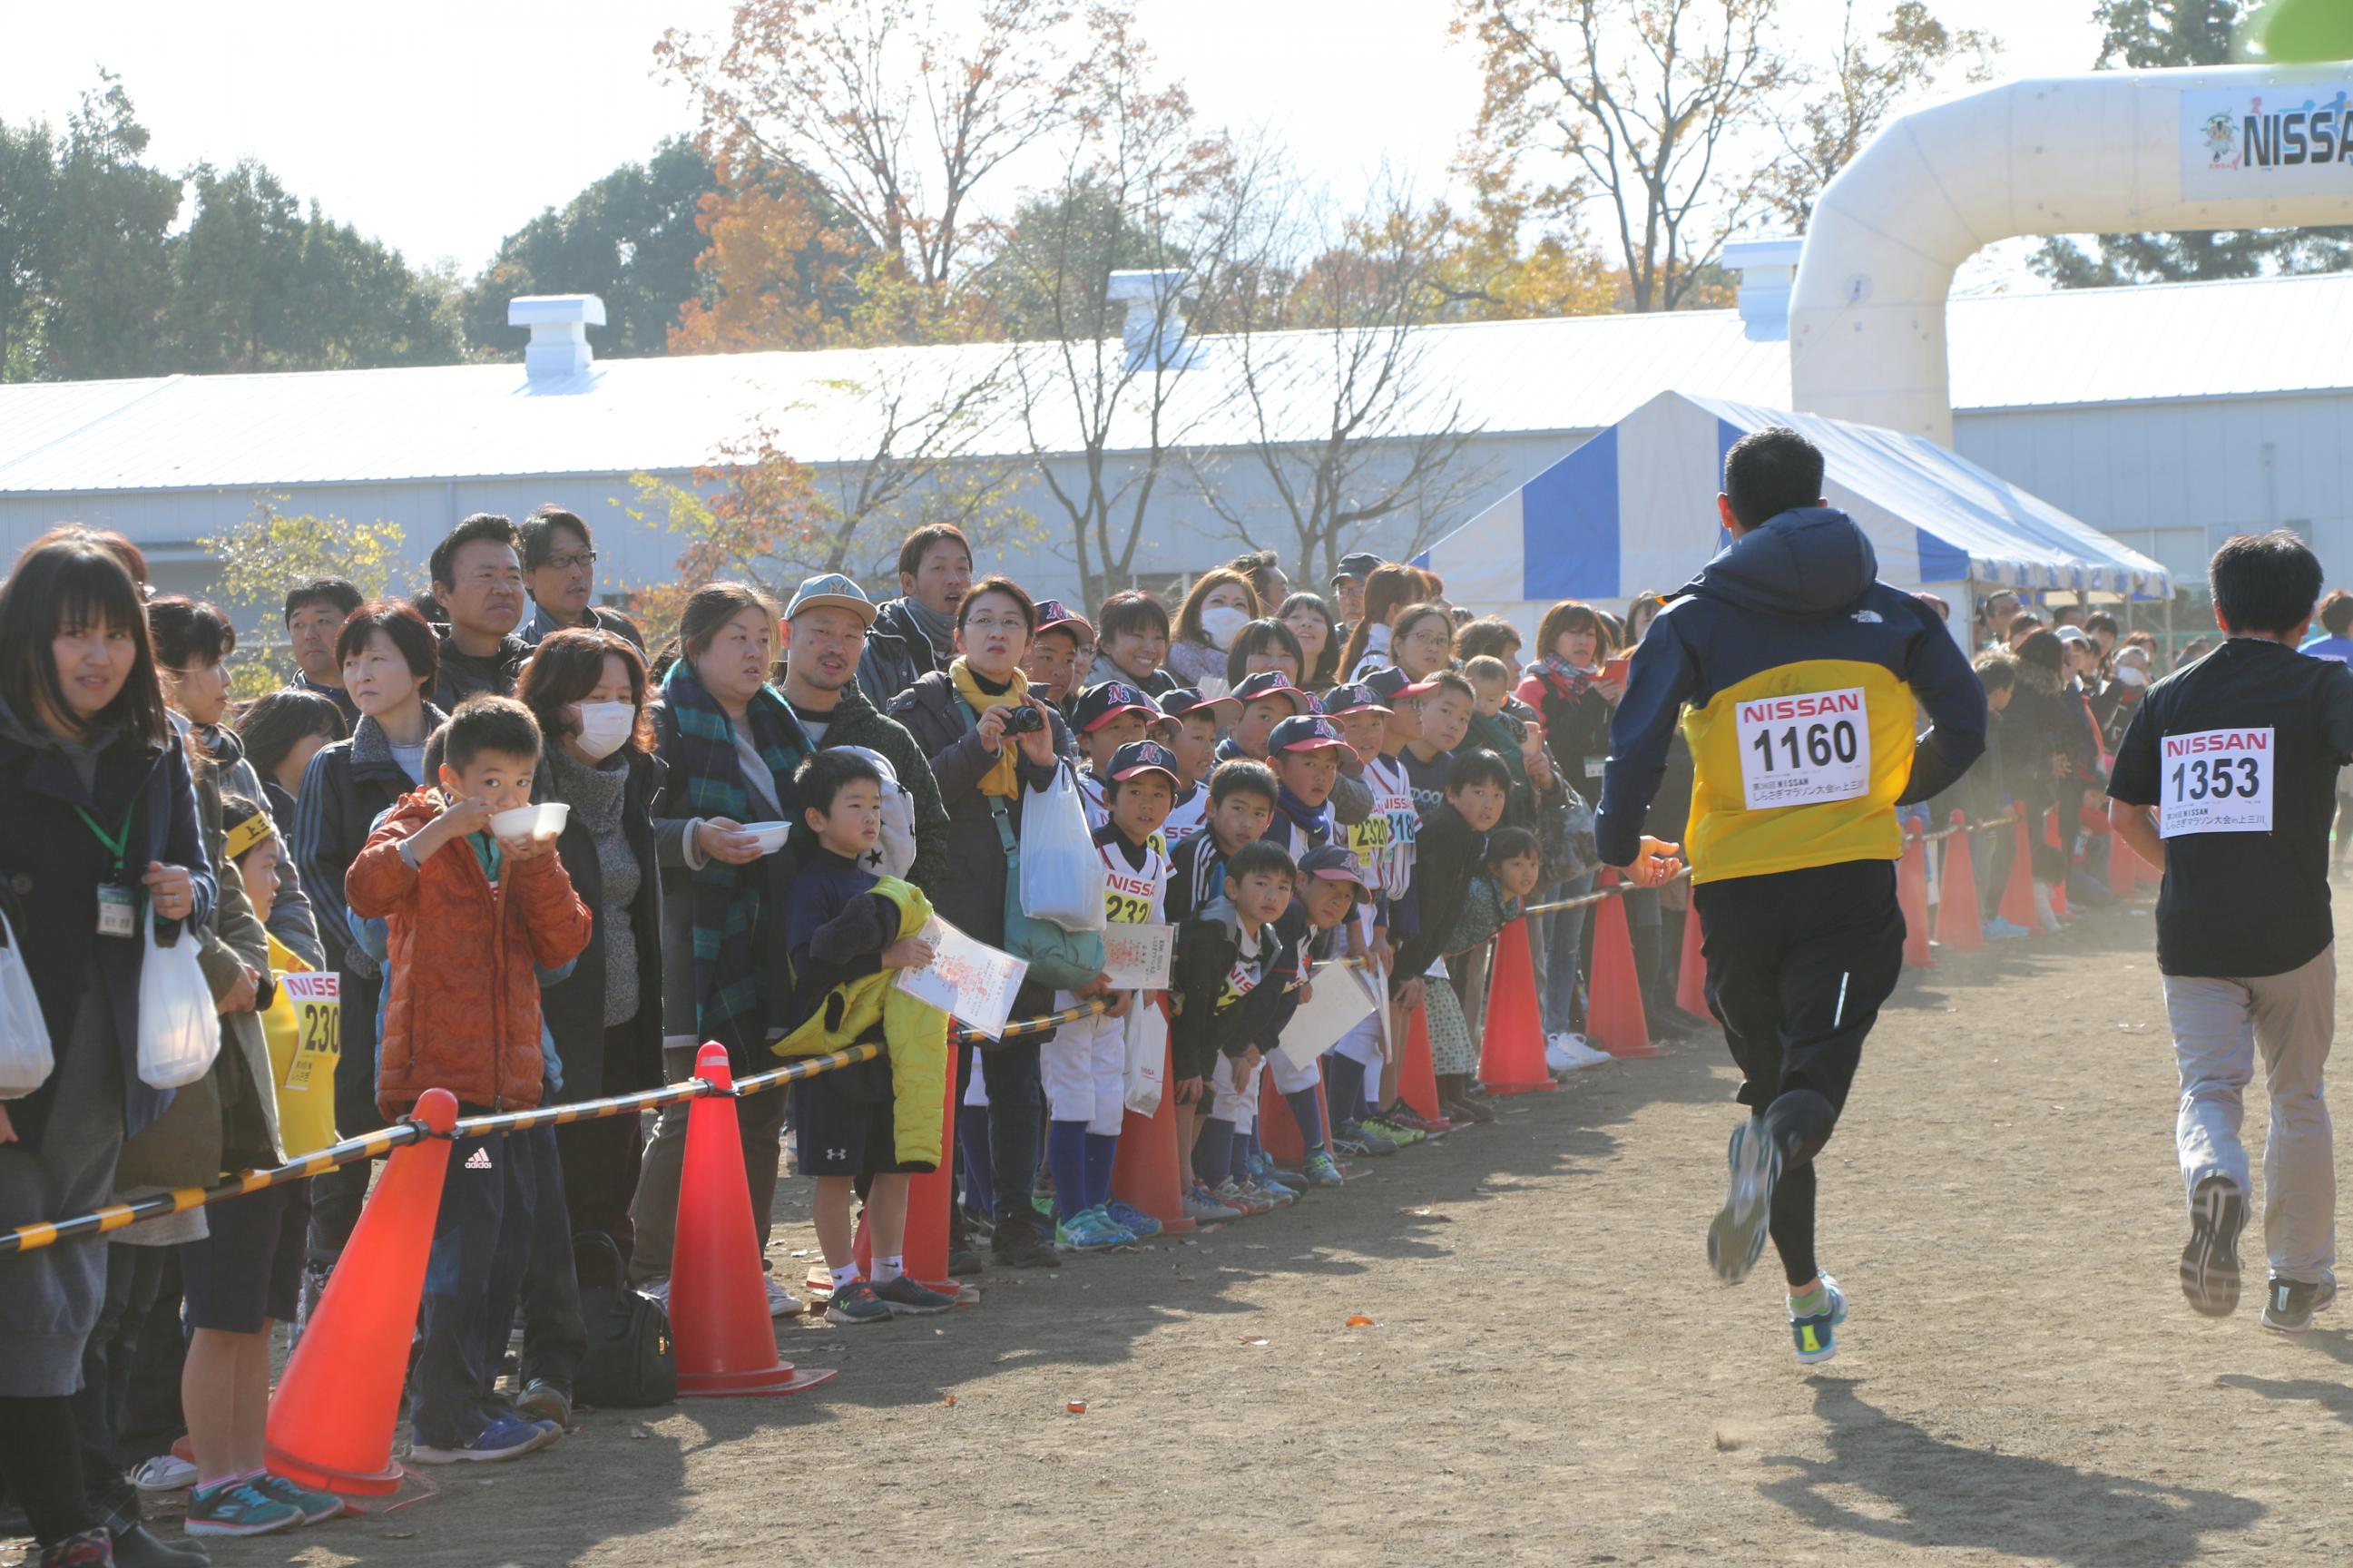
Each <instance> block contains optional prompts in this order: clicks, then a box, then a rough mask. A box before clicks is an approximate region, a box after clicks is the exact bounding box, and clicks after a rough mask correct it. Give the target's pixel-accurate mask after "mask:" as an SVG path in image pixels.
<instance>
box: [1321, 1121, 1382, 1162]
mask: <svg viewBox="0 0 2353 1568" xmlns="http://www.w3.org/2000/svg"><path fill="white" fill-rule="evenodd" d="M1332 1147H1333V1148H1335V1149H1337V1150H1338V1151H1339V1152H1341V1153H1343V1154H1356V1155H1358V1156H1365V1157H1373V1158H1380V1159H1386V1158H1387V1157H1388V1156H1389V1155H1391V1154H1394V1153H1396V1152H1397V1151H1398V1146H1397V1145H1396V1144H1394V1143H1392V1142H1389V1141H1388V1139H1386V1138H1384V1137H1382V1136H1381V1135H1380V1134H1379V1133H1377V1132H1376V1131H1373V1130H1372V1129H1371V1128H1369V1127H1367V1126H1366V1125H1365V1124H1364V1123H1363V1122H1361V1121H1344V1122H1342V1123H1340V1125H1339V1126H1337V1127H1335V1128H1334V1129H1332Z"/></svg>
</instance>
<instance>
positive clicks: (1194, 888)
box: [1168, 759, 1282, 925]
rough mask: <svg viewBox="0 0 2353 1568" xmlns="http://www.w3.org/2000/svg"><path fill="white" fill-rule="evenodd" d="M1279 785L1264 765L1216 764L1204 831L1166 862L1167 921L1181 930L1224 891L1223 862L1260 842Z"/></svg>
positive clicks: (1250, 763)
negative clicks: (1254, 842) (1246, 846)
mask: <svg viewBox="0 0 2353 1568" xmlns="http://www.w3.org/2000/svg"><path fill="white" fill-rule="evenodd" d="M1208 794H1209V812H1208V826H1206V827H1205V828H1204V829H1203V830H1202V831H1201V832H1199V833H1196V834H1195V835H1193V837H1190V838H1187V840H1185V842H1184V843H1182V844H1180V845H1178V846H1177V847H1176V849H1175V850H1174V851H1173V852H1172V853H1171V855H1170V858H1169V878H1168V919H1169V922H1170V923H1171V924H1174V925H1182V924H1184V923H1185V922H1186V921H1189V920H1191V919H1192V918H1193V916H1194V914H1195V913H1196V912H1197V911H1198V910H1203V909H1206V908H1208V906H1209V905H1210V904H1212V903H1215V902H1216V901H1217V900H1218V899H1219V896H1220V895H1221V894H1222V893H1223V892H1224V890H1225V884H1226V862H1227V861H1229V860H1230V859H1231V858H1233V857H1234V856H1235V855H1236V854H1238V853H1240V850H1241V847H1242V846H1243V845H1245V844H1249V843H1251V842H1253V841H1255V840H1257V839H1259V838H1261V837H1265V834H1266V829H1267V825H1268V824H1269V823H1270V822H1272V821H1273V820H1274V805H1275V801H1276V798H1277V797H1278V796H1279V795H1281V794H1282V785H1281V784H1277V783H1276V782H1275V777H1274V770H1272V769H1271V768H1270V767H1268V766H1267V765H1266V764H1265V763H1254V762H1250V761H1249V760H1248V759H1239V760H1236V761H1234V762H1229V763H1219V764H1218V771H1217V772H1216V773H1211V774H1210V775H1209V792H1208Z"/></svg>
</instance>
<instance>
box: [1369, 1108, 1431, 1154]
mask: <svg viewBox="0 0 2353 1568" xmlns="http://www.w3.org/2000/svg"><path fill="white" fill-rule="evenodd" d="M1360 1125H1361V1126H1363V1128H1364V1130H1365V1131H1367V1132H1369V1133H1371V1134H1372V1135H1373V1136H1374V1137H1376V1138H1386V1139H1388V1141H1389V1142H1392V1143H1394V1144H1396V1145H1397V1146H1398V1148H1400V1149H1410V1148H1412V1147H1413V1146H1414V1145H1415V1144H1417V1143H1419V1142H1421V1141H1422V1140H1423V1139H1424V1138H1427V1137H1428V1136H1430V1135H1429V1134H1428V1133H1426V1132H1419V1131H1415V1130H1414V1129H1413V1128H1410V1127H1408V1126H1406V1125H1405V1124H1404V1123H1403V1122H1401V1121H1390V1120H1389V1119H1388V1117H1386V1116H1367V1117H1366V1118H1365V1120H1364V1121H1363V1122H1362V1123H1360Z"/></svg>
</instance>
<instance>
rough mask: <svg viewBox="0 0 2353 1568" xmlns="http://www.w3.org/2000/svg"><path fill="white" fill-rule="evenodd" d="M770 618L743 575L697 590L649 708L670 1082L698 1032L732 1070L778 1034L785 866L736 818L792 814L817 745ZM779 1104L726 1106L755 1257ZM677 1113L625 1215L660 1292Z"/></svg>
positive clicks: (676, 1155)
mask: <svg viewBox="0 0 2353 1568" xmlns="http://www.w3.org/2000/svg"><path fill="white" fill-rule="evenodd" d="M776 620H777V611H776V605H775V604H773V603H772V602H770V601H769V599H768V598H767V597H766V595H763V594H761V593H760V592H759V591H758V590H757V589H754V588H751V587H748V586H746V585H745V584H741V583H714V584H711V585H709V586H708V587H703V588H698V589H696V590H695V591H694V594H693V595H691V597H690V598H688V600H687V601H686V608H685V609H684V611H682V612H681V615H680V617H679V631H678V635H679V646H680V648H681V657H680V658H679V661H678V662H677V663H676V664H674V665H672V666H670V674H669V675H668V676H667V677H665V678H664V679H663V680H662V684H661V690H660V698H659V701H658V702H657V703H655V704H654V706H653V710H652V720H653V725H654V735H655V745H656V748H657V752H658V754H659V757H660V759H661V761H662V763H663V764H664V766H665V767H666V768H667V769H668V770H669V772H668V774H667V777H666V779H665V781H664V784H663V788H662V792H661V795H660V797H659V799H658V800H657V801H655V803H654V805H653V824H654V853H655V858H656V859H657V860H658V861H659V863H660V867H661V874H660V878H659V880H660V883H661V889H660V898H661V928H660V929H661V949H662V951H661V979H662V987H661V1014H662V1025H661V1027H662V1073H663V1077H664V1078H665V1079H668V1080H669V1081H670V1082H671V1083H678V1082H682V1081H683V1080H685V1079H690V1078H691V1077H693V1076H694V1053H695V1049H696V1047H698V1046H700V1045H701V1044H702V1042H703V1041H705V1040H716V1041H718V1042H719V1043H720V1044H722V1045H723V1046H725V1047H727V1059H728V1064H729V1066H730V1067H732V1068H733V1069H734V1071H735V1072H736V1074H737V1075H738V1076H741V1075H744V1074H746V1073H751V1072H756V1071H758V1070H760V1069H762V1068H766V1067H770V1066H773V1065H774V1062H773V1059H772V1058H768V1056H767V1052H766V1048H765V1047H766V1046H767V1044H768V1042H770V1041H771V1040H774V1039H777V1038H781V1037H782V1036H783V1034H784V1012H783V1006H782V1002H783V998H782V996H781V995H780V994H777V993H776V992H775V991H773V990H772V989H771V987H772V986H773V985H774V984H775V983H776V970H777V967H778V966H779V965H781V964H782V963H784V952H783V947H782V943H781V941H780V937H781V933H782V931H783V929H784V913H785V911H784V903H785V897H786V893H787V891H788V890H789V889H788V888H787V885H786V880H785V864H786V862H785V858H783V857H774V858H772V857H769V856H766V855H765V854H764V853H763V852H762V850H761V847H760V840H759V838H758V837H757V835H755V834H754V833H753V832H751V831H750V830H749V829H748V828H747V827H746V826H745V824H747V823H768V822H776V823H783V822H789V821H791V820H792V819H793V816H794V811H793V771H794V770H795V769H796V768H797V767H799V766H800V764H801V763H803V762H805V761H807V759H808V758H809V757H810V756H812V755H814V754H815V752H816V751H817V748H816V747H815V746H813V745H811V744H810V743H809V739H808V735H807V732H806V731H803V730H802V729H801V726H800V722H799V721H798V720H797V719H795V718H794V717H793V710H792V707H791V705H790V704H789V703H787V702H786V700H785V699H784V694H783V693H781V692H779V691H778V690H777V689H776V688H775V687H773V686H771V685H769V684H768V672H769V671H770V670H771V669H773V668H775V666H776ZM785 1108H786V1096H785V1091H784V1089H782V1088H781V1087H780V1088H776V1089H769V1090H767V1091H766V1092H765V1093H762V1094H755V1095H753V1096H751V1097H749V1098H747V1099H744V1100H738V1101H737V1102H736V1107H735V1124H736V1131H737V1135H738V1137H739V1138H740V1140H741V1142H742V1144H743V1149H744V1181H745V1183H746V1184H747V1185H748V1186H749V1188H750V1191H751V1197H752V1217H753V1222H754V1226H755V1227H756V1228H757V1230H758V1233H759V1235H758V1240H759V1243H760V1246H761V1247H762V1249H763V1251H762V1258H763V1260H764V1266H765V1248H766V1247H767V1242H768V1214H769V1209H770V1208H771V1206H772V1205H774V1203H775V1201H776V1167H777V1162H778V1159H779V1157H780V1154H781V1147H780V1143H779V1140H780V1139H781V1137H782V1135H783V1132H784V1124H785ZM686 1122H687V1107H686V1105H684V1104H679V1105H673V1106H669V1107H665V1108H664V1110H662V1113H661V1120H660V1121H659V1123H658V1124H657V1125H656V1127H655V1131H654V1136H653V1141H652V1142H649V1143H648V1144H647V1145H646V1151H645V1164H644V1167H643V1169H642V1171H641V1172H640V1173H639V1175H638V1194H637V1201H636V1205H635V1206H634V1208H633V1209H632V1211H631V1212H632V1214H633V1215H634V1216H635V1220H636V1230H637V1237H636V1248H635V1253H634V1256H632V1257H631V1258H630V1259H629V1278H630V1279H632V1280H633V1281H636V1282H637V1283H638V1284H639V1285H641V1286H643V1287H645V1288H646V1289H648V1290H649V1293H652V1294H656V1295H666V1294H667V1282H668V1279H669V1276H670V1243H671V1241H672V1239H673V1238H674V1237H675V1236H676V1234H677V1222H678V1184H679V1177H680V1174H681V1171H682V1169H683V1165H684V1161H685V1158H686ZM800 1306H801V1304H800V1303H799V1302H798V1301H797V1300H794V1299H793V1297H791V1296H790V1295H788V1294H787V1293H786V1291H785V1289H784V1288H783V1287H782V1286H781V1285H779V1284H778V1283H777V1282H776V1280H775V1279H770V1280H769V1281H768V1309H769V1310H770V1311H771V1312H774V1313H776V1314H777V1315H778V1316H786V1315H789V1314H791V1313H794V1312H797V1311H799V1310H800Z"/></svg>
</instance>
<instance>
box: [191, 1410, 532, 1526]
mask: <svg viewBox="0 0 2353 1568" xmlns="http://www.w3.org/2000/svg"><path fill="white" fill-rule="evenodd" d="M561 1436H564V1429H563V1428H562V1427H560V1426H557V1425H555V1423H554V1422H553V1421H527V1420H525V1419H524V1418H523V1417H522V1416H520V1415H504V1414H494V1415H490V1416H489V1417H488V1418H486V1419H485V1420H484V1421H483V1423H482V1425H481V1427H480V1430H479V1431H477V1432H476V1433H475V1434H474V1435H473V1436H471V1437H470V1438H468V1439H466V1440H465V1441H464V1442H461V1443H458V1444H454V1445H450V1446H447V1447H445V1446H443V1445H441V1444H438V1443H411V1444H410V1445H409V1448H408V1457H409V1458H411V1459H414V1460H415V1461H416V1462H417V1463H418V1464H420V1465H459V1464H495V1463H497V1462H498V1461H499V1460H501V1459H519V1458H522V1456H523V1455H525V1454H529V1453H533V1452H535V1451H537V1450H538V1449H541V1448H544V1447H547V1446H548V1445H549V1444H550V1443H553V1442H554V1441H555V1440H556V1439H557V1438H558V1437H561ZM189 1517H190V1518H194V1517H195V1515H194V1514H191V1515H190V1516H189Z"/></svg>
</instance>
